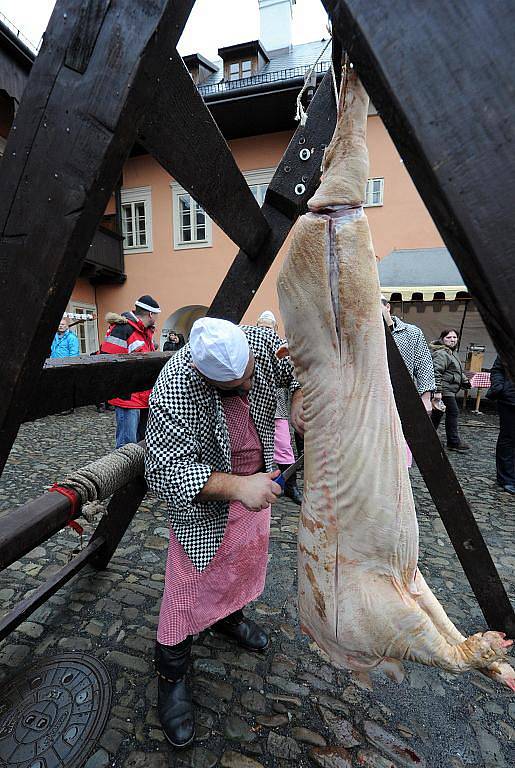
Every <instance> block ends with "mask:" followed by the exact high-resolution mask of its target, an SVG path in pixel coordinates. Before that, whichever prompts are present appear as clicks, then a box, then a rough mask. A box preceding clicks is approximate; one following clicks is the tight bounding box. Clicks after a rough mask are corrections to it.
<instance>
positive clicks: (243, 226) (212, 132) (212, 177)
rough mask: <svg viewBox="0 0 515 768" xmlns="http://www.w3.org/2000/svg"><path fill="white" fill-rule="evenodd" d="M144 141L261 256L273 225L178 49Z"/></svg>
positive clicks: (169, 64)
mask: <svg viewBox="0 0 515 768" xmlns="http://www.w3.org/2000/svg"><path fill="white" fill-rule="evenodd" d="M139 140H140V142H141V143H142V144H143V146H144V147H145V148H146V149H147V151H148V152H149V153H150V154H151V155H153V157H155V159H156V160H157V161H158V162H159V163H161V165H162V166H163V168H165V169H166V170H167V171H168V173H170V174H171V175H172V176H173V177H174V178H175V179H176V180H177V181H178V182H179V183H180V184H181V185H182V186H183V187H184V189H186V190H187V191H188V192H189V193H190V194H191V195H192V197H193V198H194V199H195V200H196V201H197V203H200V205H201V206H202V207H203V208H204V209H205V210H206V211H207V212H208V214H209V215H210V216H211V218H212V219H213V220H214V221H215V222H216V223H217V224H218V226H220V227H221V228H222V229H223V230H224V232H225V234H226V235H228V236H229V237H230V238H231V240H233V241H234V242H235V243H236V245H238V246H239V247H240V248H241V249H242V250H243V251H245V252H246V253H247V255H248V256H249V257H251V258H255V257H256V256H257V255H258V253H259V250H260V248H261V246H262V245H263V243H264V241H265V240H266V238H267V237H268V235H269V233H270V227H269V225H268V223H267V221H266V219H265V218H264V217H263V215H262V213H261V210H260V207H259V205H258V203H257V201H256V199H255V197H254V195H253V194H252V192H251V191H250V187H249V185H248V184H247V182H246V181H245V179H244V178H243V176H242V174H241V171H240V170H239V168H238V166H237V165H236V162H235V160H234V158H233V156H232V154H231V151H230V149H229V147H228V146H227V143H226V141H225V139H224V137H223V136H222V134H221V133H220V130H219V129H218V126H217V125H216V123H215V121H214V120H213V118H212V116H211V113H210V111H209V109H208V108H207V107H206V105H205V104H204V100H203V99H202V96H201V95H200V94H199V92H198V90H197V88H196V86H195V84H194V82H193V80H192V79H191V77H190V74H189V72H188V70H187V68H186V66H185V65H184V63H183V61H182V59H181V57H180V56H179V54H178V53H177V51H174V52H173V54H172V55H171V56H170V60H169V61H168V62H167V65H166V67H165V69H164V70H163V71H162V72H161V74H160V78H159V87H158V89H157V91H156V93H155V96H154V100H153V103H152V106H151V107H150V109H149V110H148V113H147V117H146V119H145V122H144V123H143V125H142V126H141V128H140V129H139Z"/></svg>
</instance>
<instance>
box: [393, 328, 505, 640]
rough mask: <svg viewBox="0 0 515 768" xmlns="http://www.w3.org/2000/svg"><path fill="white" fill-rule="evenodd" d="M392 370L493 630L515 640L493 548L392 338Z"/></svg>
mask: <svg viewBox="0 0 515 768" xmlns="http://www.w3.org/2000/svg"><path fill="white" fill-rule="evenodd" d="M386 346H387V351H388V366H389V369H390V378H391V380H392V386H393V391H394V395H395V402H396V405H397V410H398V411H399V416H400V418H401V422H402V430H403V432H404V436H405V438H406V440H407V442H408V445H409V447H410V448H411V451H412V453H413V456H414V458H415V461H416V462H417V467H418V468H419V470H420V473H421V475H422V477H423V478H424V481H425V483H426V485H427V488H428V491H429V493H430V494H431V497H432V499H433V501H434V504H435V507H436V509H437V510H438V514H439V515H440V517H441V518H442V522H443V524H444V526H445V529H446V531H447V533H448V535H449V538H450V540H451V543H452V545H453V547H454V549H455V551H456V554H457V555H458V558H459V561H460V563H461V565H462V567H463V570H464V572H465V576H466V577H467V579H468V581H469V584H470V586H471V587H472V590H473V592H474V594H475V596H476V598H477V601H478V603H479V607H480V608H481V610H482V612H483V616H484V617H485V619H486V621H487V623H488V626H489V627H490V628H491V629H496V630H502V631H503V632H506V633H507V634H508V636H509V637H515V614H514V612H513V607H512V605H511V603H510V600H509V598H508V595H507V594H506V590H505V589H504V586H503V583H502V581H501V578H500V576H499V574H498V572H497V569H496V567H495V565H494V562H493V560H492V557H491V555H490V552H489V550H488V547H487V546H486V544H485V541H484V539H483V536H482V535H481V531H480V530H479V527H478V525H477V523H476V520H475V518H474V514H473V512H472V510H471V508H470V505H469V503H468V501H467V499H466V497H465V494H464V493H463V490H462V488H461V486H460V484H459V481H458V479H457V477H456V475H455V473H454V470H453V468H452V465H451V464H450V462H449V459H448V458H447V455H446V454H445V452H444V450H443V448H442V445H441V443H440V440H439V438H438V435H437V433H436V430H435V428H434V427H433V424H432V422H431V420H430V419H429V418H428V416H427V414H426V411H425V408H424V406H423V404H422V400H421V399H420V395H419V394H418V392H417V389H416V387H415V385H414V383H413V380H412V378H411V376H410V374H409V371H408V369H407V368H406V365H405V364H404V361H403V359H402V357H401V354H400V352H399V350H398V348H397V345H396V343H395V341H394V339H393V336H392V334H391V333H390V332H389V331H387V332H386Z"/></svg>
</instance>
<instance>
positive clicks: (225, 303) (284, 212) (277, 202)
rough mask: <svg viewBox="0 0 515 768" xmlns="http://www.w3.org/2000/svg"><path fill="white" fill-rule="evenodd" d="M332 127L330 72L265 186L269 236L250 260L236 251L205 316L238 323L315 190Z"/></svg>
mask: <svg viewBox="0 0 515 768" xmlns="http://www.w3.org/2000/svg"><path fill="white" fill-rule="evenodd" d="M335 125H336V98H335V93H334V89H333V83H332V76H331V73H330V72H328V73H327V74H326V75H325V77H324V79H323V80H322V82H321V83H320V85H319V87H318V90H317V92H316V94H315V96H314V98H313V101H312V102H311V105H310V107H309V111H308V118H307V122H306V125H305V126H302V125H299V127H298V128H297V130H296V131H295V133H294V135H293V137H292V139H291V141H290V143H289V144H288V147H287V149H286V152H285V153H284V155H283V157H282V159H281V162H280V163H279V165H278V167H277V171H276V172H275V174H274V177H273V179H272V181H271V183H270V185H269V187H268V190H267V193H266V197H265V202H264V205H263V207H262V209H261V210H262V212H263V215H264V217H265V219H266V220H267V221H268V223H269V225H270V229H271V235H270V237H269V239H268V240H267V241H266V242H265V243H264V245H263V248H262V250H261V253H260V255H259V258H257V259H254V260H251V259H249V258H248V256H247V254H246V253H244V252H243V251H240V252H239V253H238V255H237V256H236V258H235V260H234V262H233V264H232V266H231V268H230V269H229V272H228V273H227V275H226V276H225V279H224V281H223V282H222V285H221V286H220V288H219V289H218V292H217V294H216V296H215V298H214V299H213V301H212V303H211V306H210V307H209V310H208V315H209V316H211V317H224V318H226V319H228V320H233V321H234V322H235V323H239V322H240V320H241V318H242V317H243V315H244V314H245V311H246V310H247V308H248V306H249V304H250V302H251V301H252V299H253V298H254V294H255V293H256V291H257V290H258V288H259V286H260V285H261V283H262V282H263V280H264V279H265V277H266V275H267V273H268V270H269V269H270V267H271V265H272V263H273V261H274V259H275V257H276V256H277V254H278V253H279V250H280V248H281V246H282V245H283V243H284V241H285V240H286V237H287V235H288V233H289V231H290V229H291V228H292V226H293V224H294V223H295V221H296V219H297V218H298V217H299V216H300V215H301V214H302V213H304V211H305V210H306V207H307V201H308V200H309V198H310V197H311V196H312V195H313V194H314V193H315V190H316V188H317V186H318V184H319V181H320V168H321V165H322V158H323V154H324V150H325V147H326V146H327V144H329V141H330V140H331V137H332V135H333V131H334V127H335ZM303 150H306V151H307V153H308V155H309V156H308V157H307V158H306V159H302V158H303V157H304V156H305V153H304V152H303ZM301 153H302V156H301Z"/></svg>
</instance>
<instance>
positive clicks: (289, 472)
mask: <svg viewBox="0 0 515 768" xmlns="http://www.w3.org/2000/svg"><path fill="white" fill-rule="evenodd" d="M303 464H304V454H302V455H301V456H299V458H298V459H297V461H295V462H294V463H293V464H290V466H289V467H288V469H285V470H284V472H282V473H281V474H280V475H279V477H274V483H277V485H280V486H281V488H282V489H283V490H284V486H285V485H286V481H287V480H288V478H289V477H291V476H292V475H293V473H294V472H296V471H297V470H298V469H300V468H301V467H302V465H303Z"/></svg>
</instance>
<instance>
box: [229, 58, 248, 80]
mask: <svg viewBox="0 0 515 768" xmlns="http://www.w3.org/2000/svg"><path fill="white" fill-rule="evenodd" d="M227 75H228V77H227ZM251 75H252V61H251V59H245V60H244V61H233V62H232V63H231V64H229V66H228V70H227V73H226V77H227V79H228V80H242V79H243V78H244V77H250V76H251Z"/></svg>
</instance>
